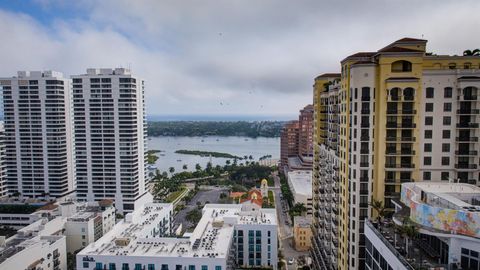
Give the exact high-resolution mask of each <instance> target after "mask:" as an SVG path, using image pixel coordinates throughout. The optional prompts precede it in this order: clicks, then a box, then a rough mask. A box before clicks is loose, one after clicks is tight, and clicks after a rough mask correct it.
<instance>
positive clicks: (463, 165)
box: [455, 163, 477, 170]
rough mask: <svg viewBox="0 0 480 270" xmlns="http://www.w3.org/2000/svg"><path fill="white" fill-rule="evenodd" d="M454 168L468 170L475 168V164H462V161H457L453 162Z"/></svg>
mask: <svg viewBox="0 0 480 270" xmlns="http://www.w3.org/2000/svg"><path fill="white" fill-rule="evenodd" d="M455 169H469V170H475V169H477V164H464V163H458V164H455Z"/></svg>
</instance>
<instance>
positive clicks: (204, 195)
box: [174, 186, 228, 228]
mask: <svg viewBox="0 0 480 270" xmlns="http://www.w3.org/2000/svg"><path fill="white" fill-rule="evenodd" d="M222 192H223V193H227V194H228V189H226V188H223V187H213V186H209V187H208V188H207V187H202V188H201V189H200V190H199V191H198V192H197V194H195V196H194V197H193V198H192V200H191V201H190V202H189V203H188V204H186V205H185V206H186V207H185V208H184V209H183V210H181V211H179V212H178V213H177V215H175V218H174V220H175V224H180V223H181V224H183V226H184V228H188V227H192V226H193V225H194V224H191V223H190V222H188V221H187V220H186V219H185V218H186V216H187V213H188V212H190V211H191V210H193V209H195V208H196V207H197V202H200V203H201V204H202V205H204V204H205V203H218V202H219V201H220V194H221V193H222Z"/></svg>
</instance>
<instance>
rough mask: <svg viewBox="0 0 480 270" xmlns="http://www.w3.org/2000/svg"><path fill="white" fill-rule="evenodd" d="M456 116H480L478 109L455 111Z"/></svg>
mask: <svg viewBox="0 0 480 270" xmlns="http://www.w3.org/2000/svg"><path fill="white" fill-rule="evenodd" d="M457 114H467V115H468V114H470V115H475V114H480V110H479V109H459V110H457Z"/></svg>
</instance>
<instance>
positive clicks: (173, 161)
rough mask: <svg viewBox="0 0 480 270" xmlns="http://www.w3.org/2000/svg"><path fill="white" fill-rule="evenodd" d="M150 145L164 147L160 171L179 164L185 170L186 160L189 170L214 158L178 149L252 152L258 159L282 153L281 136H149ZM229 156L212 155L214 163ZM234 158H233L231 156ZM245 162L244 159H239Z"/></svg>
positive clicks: (276, 157) (238, 153) (247, 154)
mask: <svg viewBox="0 0 480 270" xmlns="http://www.w3.org/2000/svg"><path fill="white" fill-rule="evenodd" d="M148 149H151V150H162V151H164V152H161V153H157V156H158V157H159V159H158V160H157V162H156V164H155V165H156V166H157V169H159V170H160V172H163V171H167V172H168V169H169V168H170V167H174V168H175V172H181V171H184V170H183V169H182V167H183V165H184V164H186V165H187V167H188V169H187V170H188V171H194V170H195V164H197V163H198V164H200V165H201V166H202V168H205V165H207V163H208V162H209V161H210V158H209V157H201V156H194V155H182V154H176V153H175V151H177V150H181V149H182V150H200V151H211V152H222V153H229V154H232V155H236V156H239V157H243V156H250V155H252V157H253V158H254V160H255V161H258V159H259V158H260V157H262V156H265V155H272V158H274V159H278V158H279V157H280V138H264V137H261V138H255V139H254V138H248V137H220V136H207V137H167V136H161V137H149V139H148ZM226 160H227V159H226V158H214V157H212V158H211V161H212V164H213V166H216V165H222V166H223V165H225V161H226ZM231 162H233V160H231ZM240 162H244V161H239V163H240Z"/></svg>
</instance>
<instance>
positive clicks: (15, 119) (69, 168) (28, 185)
mask: <svg viewBox="0 0 480 270" xmlns="http://www.w3.org/2000/svg"><path fill="white" fill-rule="evenodd" d="M0 86H1V88H2V89H3V90H2V91H3V105H4V120H5V122H4V125H5V133H4V134H5V136H4V141H5V165H6V169H7V186H8V191H9V193H10V194H16V195H18V194H19V195H21V196H25V197H47V196H50V197H61V196H64V195H66V194H68V193H70V192H72V191H74V184H75V183H74V164H73V155H72V151H73V150H72V147H73V144H72V140H71V138H72V134H71V133H72V127H71V116H72V115H71V113H70V109H69V108H70V101H71V100H70V99H71V95H70V80H68V79H65V78H64V77H63V75H62V73H59V72H55V71H44V72H41V71H31V72H29V71H19V72H18V75H17V77H10V78H2V79H0Z"/></svg>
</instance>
